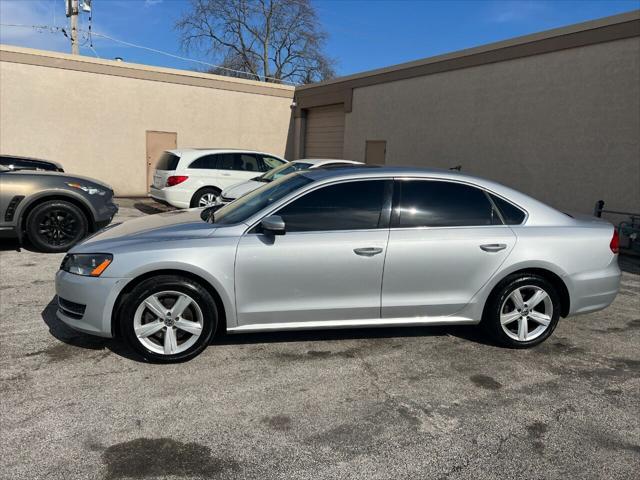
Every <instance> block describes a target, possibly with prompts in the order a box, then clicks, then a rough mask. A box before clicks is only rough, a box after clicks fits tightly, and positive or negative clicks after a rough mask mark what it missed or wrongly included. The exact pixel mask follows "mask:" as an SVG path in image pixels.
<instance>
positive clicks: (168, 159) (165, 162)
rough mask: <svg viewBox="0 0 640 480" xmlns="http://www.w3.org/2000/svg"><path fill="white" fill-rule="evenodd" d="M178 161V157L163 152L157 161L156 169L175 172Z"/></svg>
mask: <svg viewBox="0 0 640 480" xmlns="http://www.w3.org/2000/svg"><path fill="white" fill-rule="evenodd" d="M179 161H180V157H179V156H177V155H174V154H173V153H169V152H164V153H163V154H162V156H161V157H160V159H159V160H158V163H157V164H156V168H157V169H158V170H175V169H176V168H178V162H179Z"/></svg>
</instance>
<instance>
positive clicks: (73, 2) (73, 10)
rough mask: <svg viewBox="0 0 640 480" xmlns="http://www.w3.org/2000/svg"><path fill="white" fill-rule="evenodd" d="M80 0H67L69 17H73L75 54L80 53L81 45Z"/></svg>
mask: <svg viewBox="0 0 640 480" xmlns="http://www.w3.org/2000/svg"><path fill="white" fill-rule="evenodd" d="M78 1H79V0H66V7H67V17H70V18H71V53H72V54H73V55H79V54H80V46H79V44H78V13H80V9H79V6H78Z"/></svg>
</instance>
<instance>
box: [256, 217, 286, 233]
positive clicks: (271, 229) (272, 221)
mask: <svg viewBox="0 0 640 480" xmlns="http://www.w3.org/2000/svg"><path fill="white" fill-rule="evenodd" d="M260 225H261V226H262V232H263V233H264V234H265V235H284V234H285V231H286V229H285V224H284V220H282V217H281V216H280V215H269V216H268V217H265V218H263V219H262V222H260Z"/></svg>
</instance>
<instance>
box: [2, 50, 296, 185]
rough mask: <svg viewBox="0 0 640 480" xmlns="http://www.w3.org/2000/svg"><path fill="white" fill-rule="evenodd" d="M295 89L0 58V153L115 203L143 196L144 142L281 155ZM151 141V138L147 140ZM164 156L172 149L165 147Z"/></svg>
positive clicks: (55, 59) (50, 59) (33, 56)
mask: <svg viewBox="0 0 640 480" xmlns="http://www.w3.org/2000/svg"><path fill="white" fill-rule="evenodd" d="M293 92H294V90H293V87H288V86H281V85H274V84H265V83H261V82H255V81H249V80H240V79H235V78H229V77H222V76H216V75H207V74H200V73H196V72H189V71H182V70H172V69H165V68H156V67H147V66H143V65H132V64H129V63H122V62H115V61H109V60H96V59H92V58H87V57H78V56H71V55H65V54H59V53H54V52H44V51H37V50H31V49H24V48H17V47H8V46H2V47H1V48H0V152H2V153H11V154H15V155H25V156H33V157H37V158H43V159H50V160H55V161H59V162H60V163H62V164H63V166H64V167H65V170H67V171H69V172H73V173H78V174H83V175H88V176H91V177H95V178H98V179H100V180H103V181H105V182H107V183H109V184H110V185H112V186H113V187H114V188H115V191H116V194H117V195H121V196H126V195H145V194H146V193H147V186H148V185H149V180H148V174H147V170H148V168H147V167H148V166H147V164H148V162H147V143H148V142H147V140H148V136H149V135H153V132H168V133H169V134H175V136H174V138H175V139H176V140H177V142H176V143H177V146H178V147H227V148H236V147H237V148H247V149H257V150H265V151H268V152H271V153H274V154H276V155H284V154H285V150H286V146H287V138H288V137H289V127H290V122H291V108H290V107H291V102H292V98H293ZM147 132H149V133H147ZM168 146H171V145H170V144H168Z"/></svg>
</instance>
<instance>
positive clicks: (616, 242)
mask: <svg viewBox="0 0 640 480" xmlns="http://www.w3.org/2000/svg"><path fill="white" fill-rule="evenodd" d="M609 248H610V249H611V251H612V252H613V253H618V252H619V251H620V237H619V236H618V230H617V229H615V228H614V229H613V237H611V243H609Z"/></svg>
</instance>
